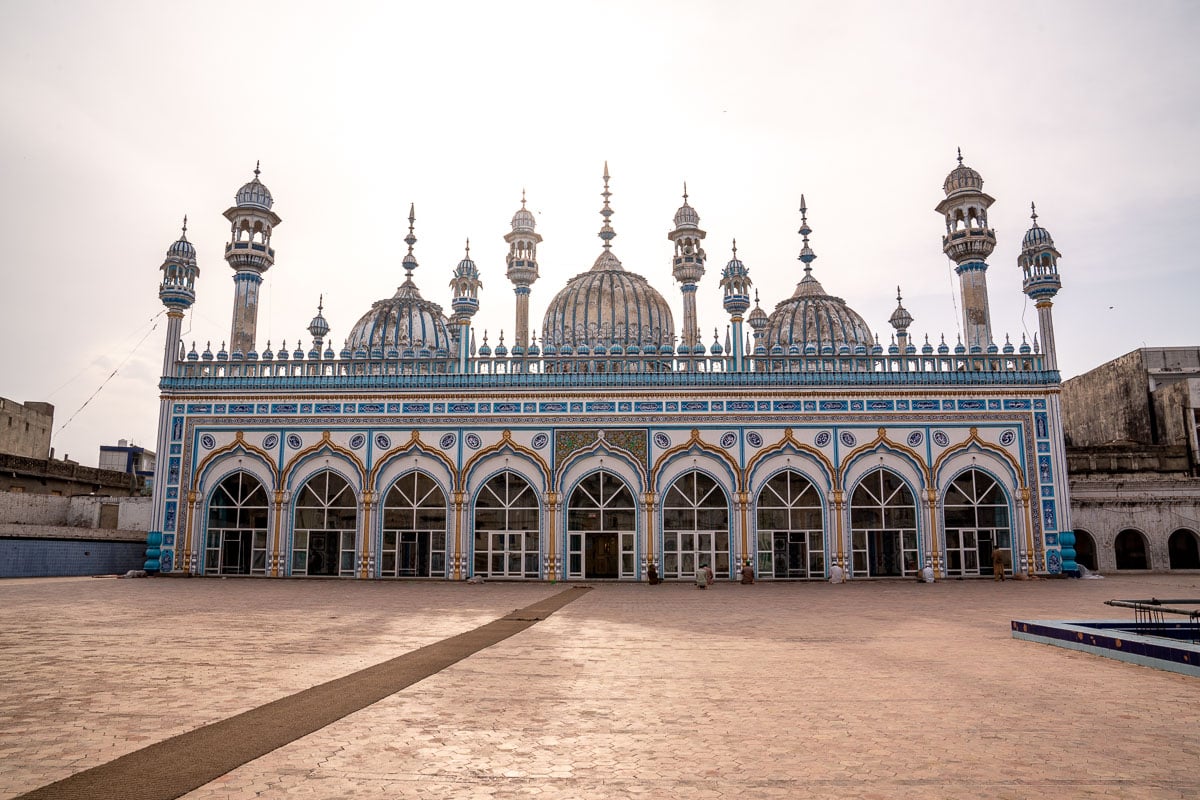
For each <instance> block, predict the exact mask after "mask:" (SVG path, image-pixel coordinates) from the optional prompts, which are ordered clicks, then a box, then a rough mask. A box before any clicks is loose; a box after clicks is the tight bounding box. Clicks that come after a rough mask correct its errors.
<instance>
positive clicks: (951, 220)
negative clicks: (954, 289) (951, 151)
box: [936, 149, 996, 353]
mask: <svg viewBox="0 0 1200 800" xmlns="http://www.w3.org/2000/svg"><path fill="white" fill-rule="evenodd" d="M942 189H943V190H944V191H945V192H946V199H945V200H943V201H942V202H940V203H938V205H937V209H936V210H937V212H938V213H939V214H943V215H945V217H946V235H945V236H943V237H942V251H943V252H944V253H945V254H946V255H947V256H949V257H950V258H951V259H952V260H953V261H954V263H955V264H957V265H958V266H957V267H956V268H955V270H954V271H955V272H957V273H958V276H959V287H960V290H961V293H962V311H963V334H964V336H965V337H966V340H967V342H966V344H967V349H968V351H969V352H972V353H982V352H984V351H985V350H986V349H987V347H988V345H990V344H991V343H992V320H991V313H990V312H989V310H988V294H987V266H988V265H987V260H986V259H987V257H988V256H990V255H991V254H992V251H993V250H995V249H996V232H995V231H993V230H992V229H991V228H989V227H988V221H987V210H988V206H990V205H991V204H992V203H994V202H996V201H995V199H994V198H992V197H990V196H988V195H986V194H984V193H983V178H981V177H980V176H979V173H978V172H976V171H975V170H973V169H971V168H970V167H968V166H965V165H963V163H962V150H961V149H960V150H959V151H958V166H957V167H955V168H954V169H953V170H951V172H950V174H949V175H947V176H946V181H945V183H944V184H942Z"/></svg>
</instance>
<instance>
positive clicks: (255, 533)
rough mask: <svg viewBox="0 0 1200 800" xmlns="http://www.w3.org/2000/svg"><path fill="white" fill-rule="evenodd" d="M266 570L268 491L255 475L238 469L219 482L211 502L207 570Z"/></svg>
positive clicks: (223, 572)
mask: <svg viewBox="0 0 1200 800" xmlns="http://www.w3.org/2000/svg"><path fill="white" fill-rule="evenodd" d="M266 572H267V492H266V490H265V489H263V485H262V484H261V483H259V481H258V479H257V478H255V477H254V476H252V475H249V474H247V473H245V472H235V473H234V474H232V475H230V476H229V477H227V478H225V479H224V480H223V481H221V482H220V483H219V484H217V488H216V490H214V491H213V494H212V497H211V498H210V499H209V501H208V529H207V534H206V536H205V547H204V573H205V574H206V575H265V574H266Z"/></svg>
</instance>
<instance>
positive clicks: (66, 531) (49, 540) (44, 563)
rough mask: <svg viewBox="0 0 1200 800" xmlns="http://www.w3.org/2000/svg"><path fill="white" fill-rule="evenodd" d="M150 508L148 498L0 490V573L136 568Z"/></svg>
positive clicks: (73, 572) (38, 574)
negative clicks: (76, 495) (22, 492)
mask: <svg viewBox="0 0 1200 800" xmlns="http://www.w3.org/2000/svg"><path fill="white" fill-rule="evenodd" d="M150 510H151V499H150V498H149V497H119V498H118V497H90V496H78V497H55V496H51V495H46V494H20V493H13V492H0V578H28V577H43V576H51V575H105V574H113V573H123V572H126V571H128V570H131V569H140V568H141V566H142V563H143V562H144V561H145V552H146V531H147V530H148V529H149V527H150Z"/></svg>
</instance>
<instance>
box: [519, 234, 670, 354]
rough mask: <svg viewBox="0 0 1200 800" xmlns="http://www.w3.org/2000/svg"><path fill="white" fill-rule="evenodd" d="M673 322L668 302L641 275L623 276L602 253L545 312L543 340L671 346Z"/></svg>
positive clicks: (556, 343)
mask: <svg viewBox="0 0 1200 800" xmlns="http://www.w3.org/2000/svg"><path fill="white" fill-rule="evenodd" d="M674 335H675V322H674V319H673V318H672V317H671V309H670V307H669V306H668V305H667V301H666V300H664V299H663V296H662V295H661V294H659V293H658V291H657V290H655V288H654V287H653V286H651V285H650V284H649V283H648V282H647V281H646V279H645V278H643V277H642V276H641V275H636V274H634V273H632V272H627V271H625V269H624V267H622V266H621V262H620V261H618V260H617V257H616V256H614V255H613V254H612V253H611V252H610V251H608V250H605V251H604V253H602V254H601V256H600V258H598V259H596V264H595V266H593V267H592V268H591V270H589V271H588V272H584V273H583V274H581V275H576V276H575V277H574V278H571V280H569V281H567V285H566V286H565V287H563V289H562V291H560V292H559V293H558V294H556V295H555V296H554V299H553V300H551V301H550V305H549V307H548V308H547V309H546V317H545V319H544V321H543V323H542V340H543V341H544V342H545V343H547V344H553V345H554V346H555V347H559V348H561V347H562V346H563V345H564V344H565V345H570V346H571V347H574V348H578V347H579V346H580V345H581V344H586V345H589V346H593V345H596V344H604V345H608V344H613V343H616V344H619V345H621V346H622V347H628V346H629V345H632V344H636V345H637V346H639V347H641V348H643V349H645V348H646V347H648V346H651V345H653V346H654V347H656V348H661V347H662V346H663V345H668V346H670V345H671V342H672V339H673V338H674Z"/></svg>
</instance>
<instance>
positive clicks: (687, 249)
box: [605, 168, 705, 353]
mask: <svg viewBox="0 0 1200 800" xmlns="http://www.w3.org/2000/svg"><path fill="white" fill-rule="evenodd" d="M607 172H608V170H607V168H606V169H605V180H606V183H607ZM704 236H705V233H704V231H703V230H701V229H700V215H699V214H697V213H696V209H694V208H692V207H691V206H690V205H688V193H687V184H686V183H685V184H683V205H681V206H680V207H679V210H678V211H676V212H675V229H674V230H673V231H671V232H670V233H668V234H667V239H669V240H670V241H671V242H672V243H673V244H674V245H675V257H674V258H673V259H672V260H671V272H672V274H673V275H674V276H675V280H677V281H679V291H681V292H683V327H682V328H681V329H680V332H679V339H680V343H681V344H683V345H686V347H687V352H688V353H691V352H692V350H693V348H695V346H696V345H697V344H699V343H700V325H699V323H698V322H697V320H696V284H697V283H699V282H700V278H702V277H703V276H704V258H705V254H704V248H703V247H701V246H700V240H701V239H703V238H704Z"/></svg>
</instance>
